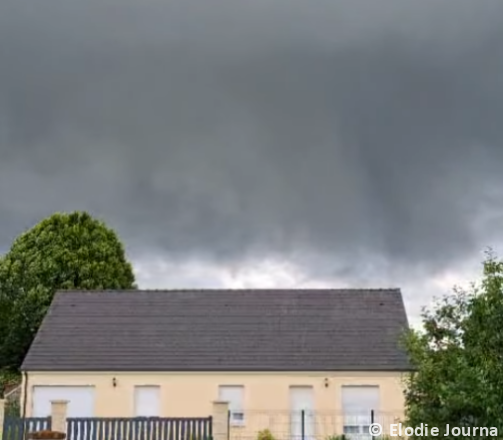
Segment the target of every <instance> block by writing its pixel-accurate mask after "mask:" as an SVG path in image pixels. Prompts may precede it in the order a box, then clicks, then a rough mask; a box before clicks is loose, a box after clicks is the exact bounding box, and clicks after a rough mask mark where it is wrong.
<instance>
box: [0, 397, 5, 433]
mask: <svg viewBox="0 0 503 440" xmlns="http://www.w3.org/2000/svg"><path fill="white" fill-rule="evenodd" d="M4 421H5V399H3V398H2V399H0V440H1V438H2V437H3V428H4V426H3V425H4Z"/></svg>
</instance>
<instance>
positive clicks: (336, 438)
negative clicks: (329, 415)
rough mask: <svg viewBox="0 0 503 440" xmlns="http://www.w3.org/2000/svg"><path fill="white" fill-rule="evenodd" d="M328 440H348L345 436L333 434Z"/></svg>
mask: <svg viewBox="0 0 503 440" xmlns="http://www.w3.org/2000/svg"><path fill="white" fill-rule="evenodd" d="M326 440H347V437H346V436H345V435H344V434H340V435H336V434H333V435H329V436H328V437H327V438H326Z"/></svg>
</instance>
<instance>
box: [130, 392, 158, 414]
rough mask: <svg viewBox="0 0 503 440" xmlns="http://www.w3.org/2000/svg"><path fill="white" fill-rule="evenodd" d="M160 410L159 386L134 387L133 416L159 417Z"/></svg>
mask: <svg viewBox="0 0 503 440" xmlns="http://www.w3.org/2000/svg"><path fill="white" fill-rule="evenodd" d="M160 412H161V388H160V387H158V386H152V385H145V386H135V387H134V414H135V417H159V416H160Z"/></svg>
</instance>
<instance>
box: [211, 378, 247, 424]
mask: <svg viewBox="0 0 503 440" xmlns="http://www.w3.org/2000/svg"><path fill="white" fill-rule="evenodd" d="M244 389H245V387H244V386H243V385H219V387H218V400H220V401H223V402H228V403H229V411H230V419H229V423H230V425H231V426H244V424H245V413H244Z"/></svg>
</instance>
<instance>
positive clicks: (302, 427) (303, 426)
mask: <svg viewBox="0 0 503 440" xmlns="http://www.w3.org/2000/svg"><path fill="white" fill-rule="evenodd" d="M300 436H301V439H302V440H305V439H306V412H305V411H304V410H302V411H301V412H300Z"/></svg>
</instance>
